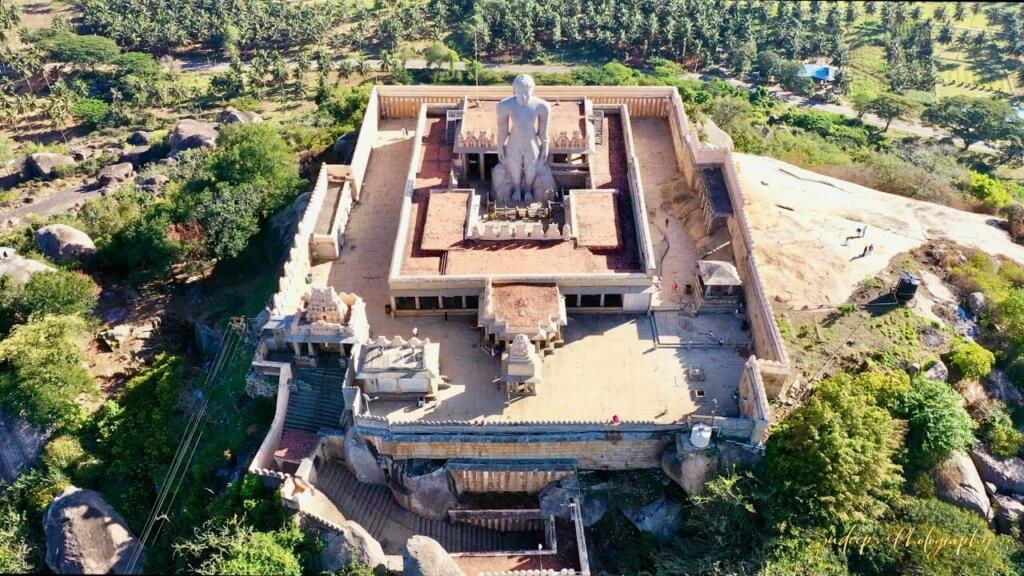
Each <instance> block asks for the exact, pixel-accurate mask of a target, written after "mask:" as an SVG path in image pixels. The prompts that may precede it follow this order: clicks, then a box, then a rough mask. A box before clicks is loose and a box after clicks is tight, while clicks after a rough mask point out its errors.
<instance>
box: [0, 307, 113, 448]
mask: <svg viewBox="0 0 1024 576" xmlns="http://www.w3.org/2000/svg"><path fill="white" fill-rule="evenodd" d="M85 333H86V325H85V321H84V320H82V319H81V318H80V317H77V316H46V317H45V318H41V319H39V320H33V321H32V322H30V323H28V324H23V325H21V326H18V327H16V328H15V329H14V331H13V332H11V335H10V336H9V337H8V338H7V339H6V340H4V341H2V342H0V403H2V404H4V405H5V406H7V407H8V408H11V409H13V410H15V411H18V412H20V411H24V412H25V415H26V416H27V419H28V421H29V422H30V423H32V424H34V425H36V426H44V427H45V426H51V425H54V426H57V427H58V428H61V429H73V428H77V426H78V425H80V424H81V423H82V422H83V418H84V414H83V412H82V409H81V407H80V406H79V405H78V402H77V399H78V396H79V395H80V394H91V393H93V392H94V391H95V389H96V385H95V384H94V383H93V381H92V378H91V377H90V376H89V373H88V372H86V370H85V368H83V367H82V362H83V361H84V355H83V353H82V343H81V338H82V337H83V336H84V335H85Z"/></svg>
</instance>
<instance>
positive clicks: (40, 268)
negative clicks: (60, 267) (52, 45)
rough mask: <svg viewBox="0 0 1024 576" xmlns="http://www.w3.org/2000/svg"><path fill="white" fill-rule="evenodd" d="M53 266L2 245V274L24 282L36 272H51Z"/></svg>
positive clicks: (0, 253)
mask: <svg viewBox="0 0 1024 576" xmlns="http://www.w3.org/2000/svg"><path fill="white" fill-rule="evenodd" d="M51 271H53V267H52V266H49V265H47V264H44V263H43V262H40V261H38V260H32V259H31V258H25V257H23V256H20V255H19V254H18V253H17V251H15V250H14V248H6V247H0V276H9V277H11V279H12V280H14V281H15V282H17V283H19V284H22V283H24V282H25V281H27V280H28V279H29V278H30V277H31V276H32V275H33V274H35V273H36V272H51Z"/></svg>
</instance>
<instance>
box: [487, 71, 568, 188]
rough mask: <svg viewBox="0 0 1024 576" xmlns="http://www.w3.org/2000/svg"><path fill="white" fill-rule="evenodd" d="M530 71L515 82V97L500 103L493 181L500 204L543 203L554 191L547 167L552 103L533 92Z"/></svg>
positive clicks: (513, 86)
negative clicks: (496, 161) (496, 155)
mask: <svg viewBox="0 0 1024 576" xmlns="http://www.w3.org/2000/svg"><path fill="white" fill-rule="evenodd" d="M535 86H536V84H535V83H534V81H533V78H532V77H531V76H529V75H527V74H520V75H519V76H516V79H515V80H514V81H513V82H512V91H513V92H514V94H515V95H514V96H509V97H508V98H505V99H504V100H502V101H501V102H499V103H498V161H499V162H500V164H498V165H497V166H495V167H494V173H493V177H492V182H493V184H494V197H495V201H496V202H497V203H498V204H499V205H509V204H516V203H521V202H527V203H529V202H543V201H546V200H549V199H550V197H551V194H552V193H553V192H554V188H555V181H554V178H553V177H552V175H551V167H550V166H548V117H549V116H550V115H551V105H550V104H548V103H547V102H546V101H544V100H542V99H540V98H537V97H536V96H534V95H533V91H534V88H535Z"/></svg>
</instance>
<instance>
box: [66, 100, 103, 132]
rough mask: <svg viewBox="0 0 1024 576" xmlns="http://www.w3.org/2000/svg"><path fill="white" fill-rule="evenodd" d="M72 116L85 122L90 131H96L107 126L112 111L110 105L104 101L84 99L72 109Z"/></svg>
mask: <svg viewBox="0 0 1024 576" xmlns="http://www.w3.org/2000/svg"><path fill="white" fill-rule="evenodd" d="M71 115H72V116H74V117H75V118H78V119H79V120H81V121H82V122H84V123H85V125H86V126H88V127H89V129H90V130H95V129H96V128H100V127H102V126H105V125H106V122H107V120H108V119H109V118H110V115H111V110H110V105H109V104H107V103H106V102H104V101H103V100H97V99H95V98H83V99H81V100H79V101H78V102H75V105H74V106H72V107H71Z"/></svg>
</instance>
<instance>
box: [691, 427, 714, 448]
mask: <svg viewBox="0 0 1024 576" xmlns="http://www.w3.org/2000/svg"><path fill="white" fill-rule="evenodd" d="M711 430H712V428H711V426H708V425H707V424H694V425H693V428H691V429H690V444H693V447H694V448H698V449H703V448H707V447H708V446H710V445H711Z"/></svg>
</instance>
